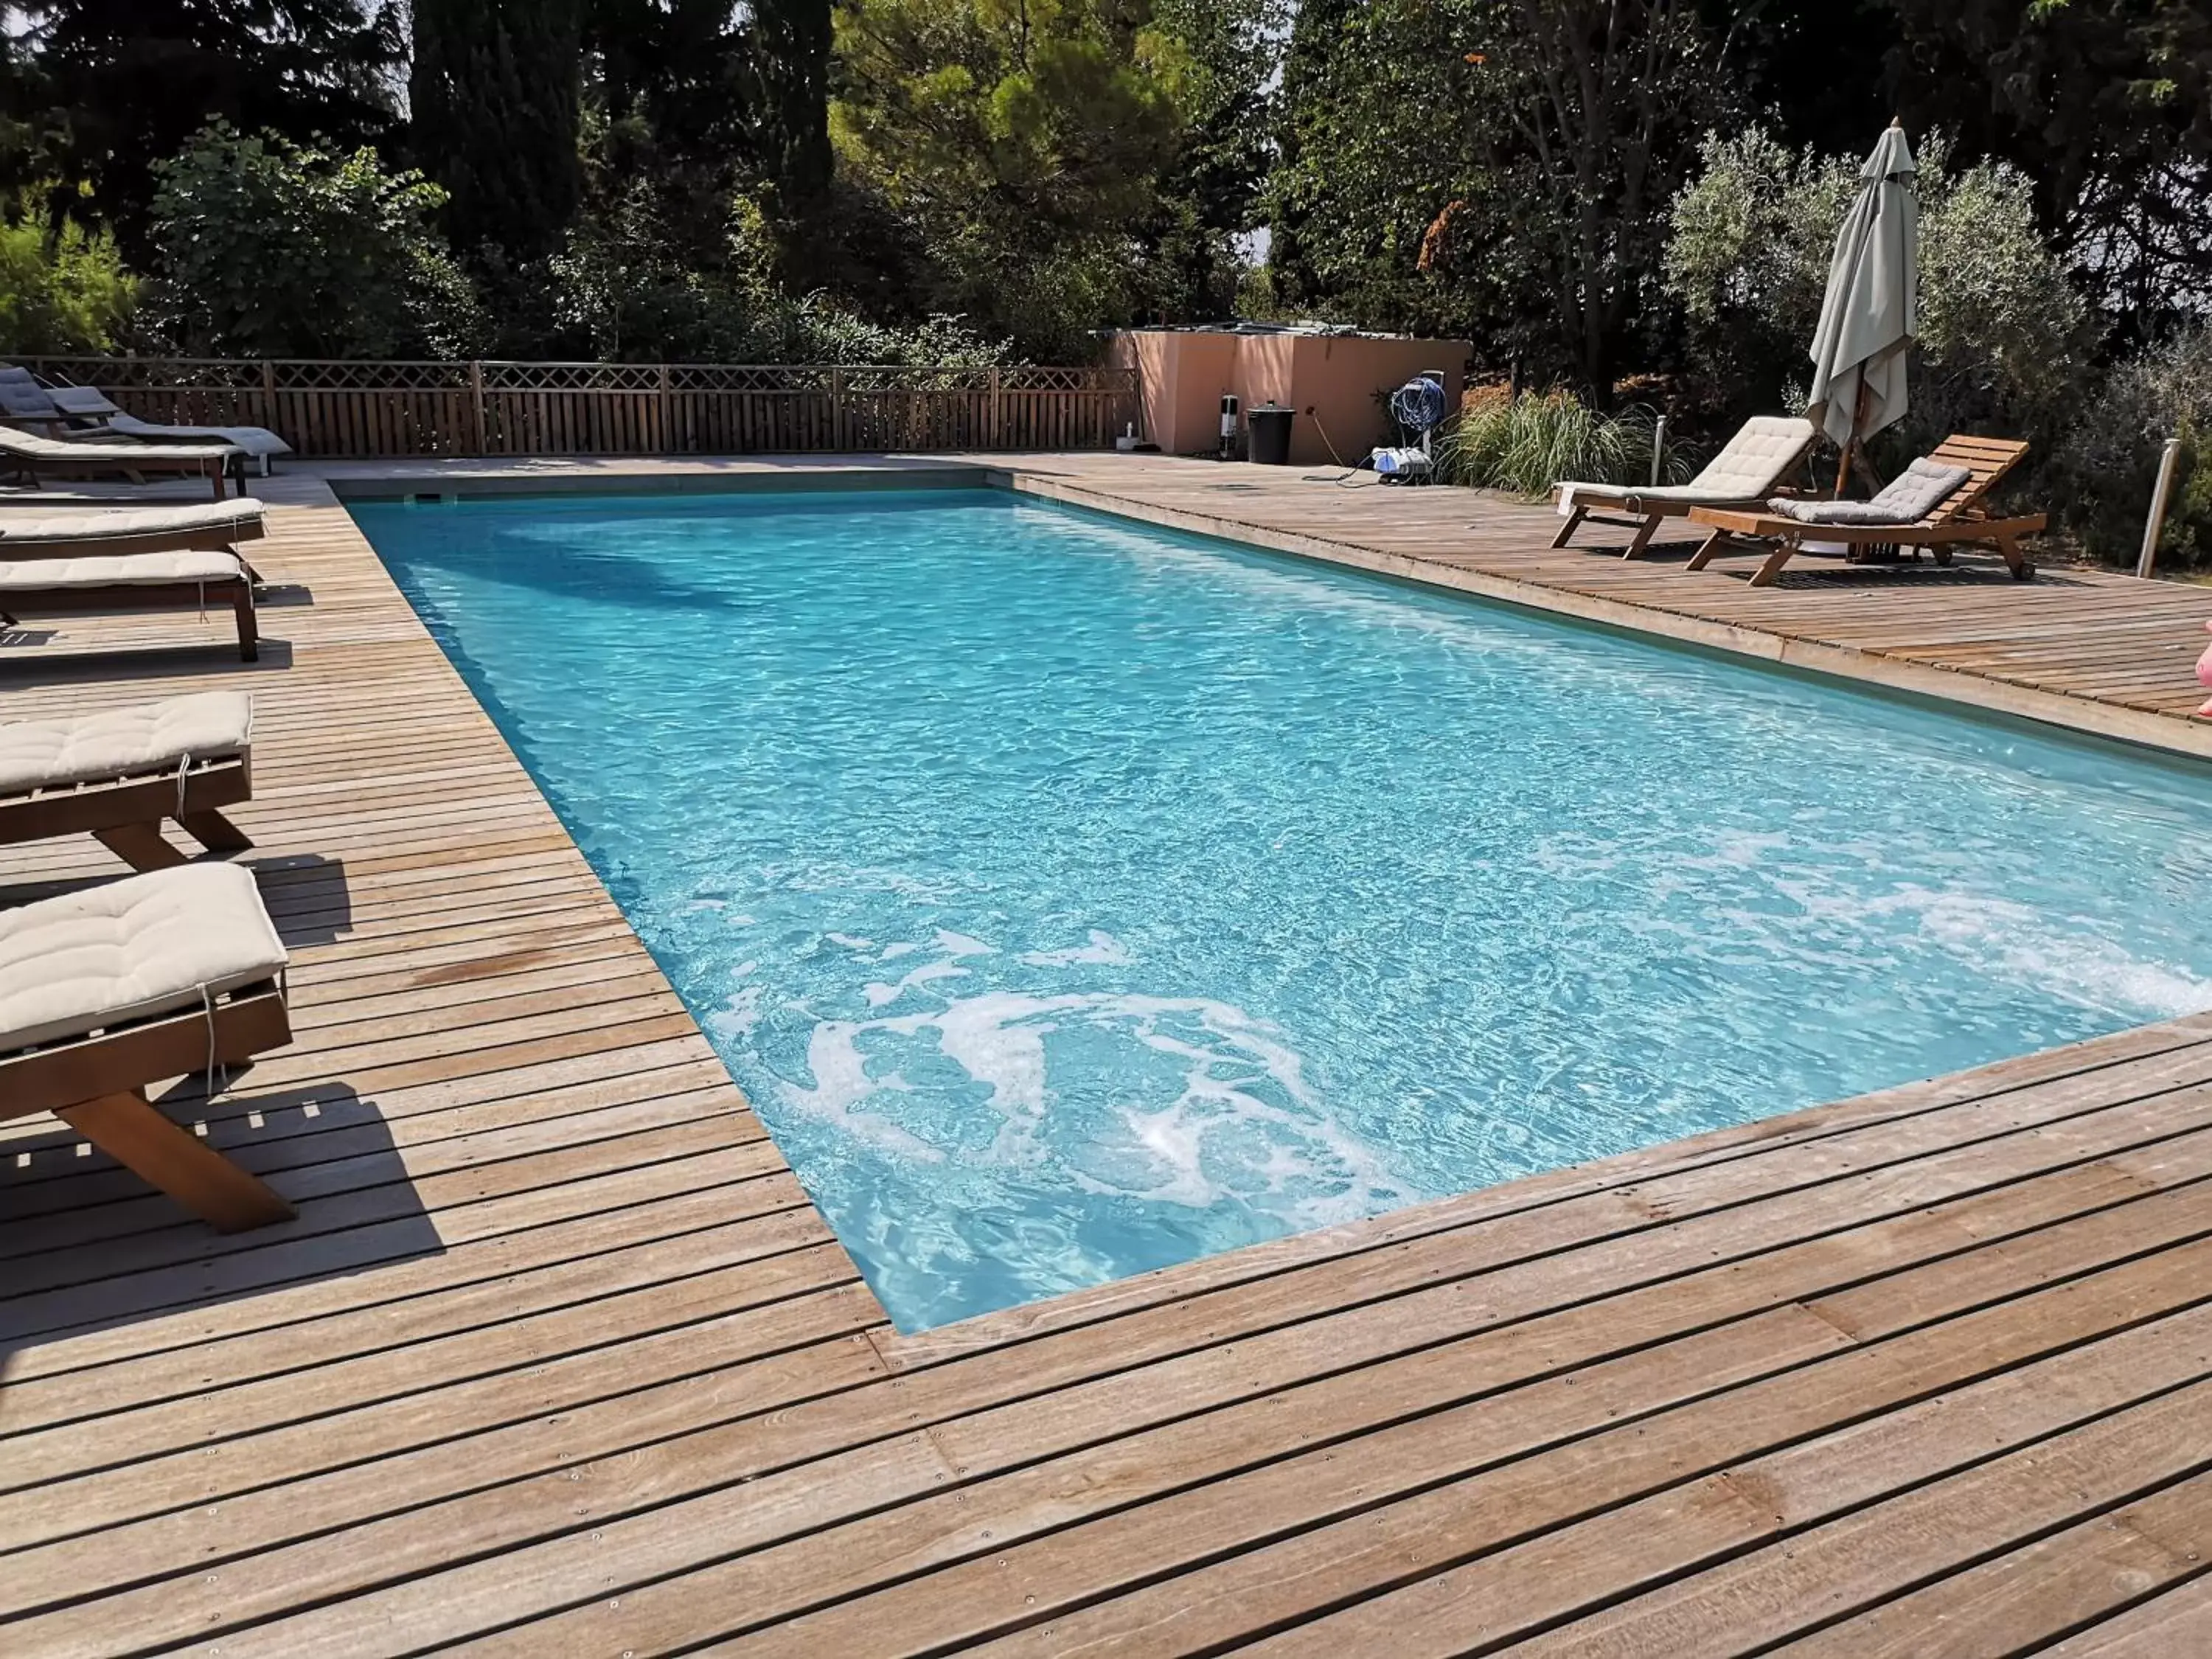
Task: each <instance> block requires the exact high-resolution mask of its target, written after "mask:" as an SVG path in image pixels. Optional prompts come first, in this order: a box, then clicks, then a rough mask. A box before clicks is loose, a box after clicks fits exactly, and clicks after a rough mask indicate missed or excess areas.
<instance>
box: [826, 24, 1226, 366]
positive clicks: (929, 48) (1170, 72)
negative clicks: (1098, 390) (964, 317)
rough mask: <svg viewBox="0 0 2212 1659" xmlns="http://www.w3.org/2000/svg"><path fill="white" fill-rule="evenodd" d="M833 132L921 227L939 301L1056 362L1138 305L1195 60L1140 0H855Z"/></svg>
mask: <svg viewBox="0 0 2212 1659" xmlns="http://www.w3.org/2000/svg"><path fill="white" fill-rule="evenodd" d="M836 29H837V36H836V38H837V48H838V56H839V60H840V63H841V65H842V88H841V89H840V92H839V94H838V96H837V97H836V99H835V100H833V102H832V104H831V106H830V131H831V134H832V137H833V138H834V140H835V142H836V146H837V150H838V154H839V156H840V159H841V161H842V162H843V164H844V165H845V167H847V168H848V170H849V171H850V172H851V173H853V174H854V176H856V177H857V178H858V179H860V181H862V182H863V183H864V184H865V185H866V186H867V187H869V188H871V189H872V190H873V191H877V192H879V193H880V196H881V198H882V199H883V201H884V203H885V204H887V205H888V206H889V207H890V209H891V210H893V211H895V212H896V213H897V214H899V215H900V216H902V217H903V218H905V219H906V220H907V221H908V222H911V223H912V224H913V225H914V226H915V229H916V232H917V234H918V235H919V237H920V239H921V242H922V244H923V245H924V246H926V247H927V251H928V255H929V259H930V263H931V266H932V268H933V275H932V276H931V277H930V279H929V281H930V286H931V289H932V295H931V298H932V300H933V302H934V306H935V308H937V309H941V310H945V311H953V312H960V313H966V314H968V315H970V316H972V317H974V318H975V319H978V320H979V321H981V322H982V323H984V324H986V325H988V326H990V327H993V328H994V329H998V330H1001V331H1006V332H1008V333H1011V334H1012V335H1013V336H1014V337H1016V338H1017V339H1018V340H1020V341H1023V342H1024V343H1027V344H1029V345H1030V346H1032V347H1035V348H1037V349H1046V350H1049V351H1052V352H1054V353H1055V354H1058V353H1066V352H1071V351H1084V350H1085V348H1086V347H1087V342H1086V341H1085V339H1084V335H1085V332H1086V331H1088V330H1090V329H1091V328H1095V327H1097V326H1100V325H1105V324H1107V323H1109V322H1112V321H1115V320H1116V319H1118V318H1119V317H1121V316H1125V315H1127V313H1129V312H1130V311H1131V310H1132V309H1133V308H1134V307H1136V306H1138V305H1139V304H1140V303H1141V301H1142V297H1143V295H1142V287H1143V285H1142V283H1141V282H1140V281H1139V270H1140V267H1141V264H1142V252H1143V250H1142V241H1141V231H1142V229H1143V228H1144V227H1145V225H1146V222H1147V221H1148V220H1150V219H1151V217H1152V216H1153V215H1154V214H1155V212H1156V211H1157V210H1158V206H1159V203H1160V190H1159V182H1158V181H1159V178H1160V175H1161V173H1162V172H1163V170H1164V168H1165V167H1167V166H1168V165H1169V163H1170V161H1172V160H1173V158H1174V156H1175V154H1176V144H1177V143H1178V140H1179V138H1180V137H1181V134H1182V111H1181V108H1180V106H1178V104H1177V101H1176V82H1177V77H1178V76H1180V75H1181V74H1182V72H1183V70H1184V69H1185V67H1186V66H1187V64H1188V58H1187V56H1186V55H1185V54H1184V53H1183V52H1182V51H1181V49H1180V48H1179V47H1178V46H1176V43H1175V42H1174V41H1173V40H1171V39H1170V37H1168V36H1167V35H1166V34H1165V33H1163V32H1162V31H1160V30H1158V29H1156V28H1154V27H1152V23H1151V18H1150V15H1149V13H1148V11H1147V9H1146V7H1145V5H1144V4H1143V0H854V3H851V4H848V5H846V6H843V7H841V8H840V9H839V11H838V14H837V21H836Z"/></svg>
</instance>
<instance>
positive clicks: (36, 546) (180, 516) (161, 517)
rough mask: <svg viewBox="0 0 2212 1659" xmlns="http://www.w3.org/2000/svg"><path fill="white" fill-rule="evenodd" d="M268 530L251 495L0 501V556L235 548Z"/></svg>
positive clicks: (51, 556) (58, 556) (59, 556)
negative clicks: (160, 501)
mask: <svg viewBox="0 0 2212 1659" xmlns="http://www.w3.org/2000/svg"><path fill="white" fill-rule="evenodd" d="M266 532H267V526H266V525H265V524H264V521H263V519H262V507H261V503H260V502H259V501H255V500H254V499H253V498H252V496H251V495H241V496H240V497H238V498H237V499H236V500H234V501H181V502H179V503H177V504H176V505H174V506H169V505H166V504H165V505H159V506H156V505H154V504H151V503H149V504H148V505H146V506H143V507H119V506H116V505H113V504H112V503H106V502H97V503H95V502H91V501H80V502H76V503H72V504H71V505H70V506H69V507H52V506H49V505H48V504H47V503H46V502H44V501H40V500H39V499H38V498H37V497H36V496H30V497H21V496H18V497H14V498H11V499H9V500H8V501H0V560H14V559H67V558H76V557H78V556H82V555H85V554H94V553H181V552H184V551H186V550H191V549H197V550H203V551H206V552H235V551H236V550H237V548H238V544H239V543H240V542H251V541H258V540H259V539H260V538H262V536H263V535H264V534H265V533H266ZM247 574H252V572H251V570H250V569H249V571H248V573H247ZM255 580H259V579H258V577H257V578H255Z"/></svg>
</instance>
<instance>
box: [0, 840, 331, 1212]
mask: <svg viewBox="0 0 2212 1659" xmlns="http://www.w3.org/2000/svg"><path fill="white" fill-rule="evenodd" d="M284 963H285V957H284V945H283V941H282V940H280V939H278V938H277V937H276V927H274V926H273V925H272V924H271V923H270V920H269V912H268V911H267V909H265V908H264V907H263V905H262V902H261V895H260V893H259V892H258V890H256V889H255V887H254V884H253V878H252V875H251V874H250V873H248V872H246V871H245V870H243V869H240V867H239V866H236V865H229V864H206V865H195V866H191V867H190V868H188V869H183V870H163V871H160V872H156V873H155V874H153V875H147V876H131V877H128V878H125V879H124V880H122V881H117V882H110V883H108V884H106V885H105V886H101V887H92V888H87V889H85V890H83V891H82V892H76V893H70V894H65V895H64V896H62V897H60V898H51V899H44V900H41V901H40V902H37V903H35V904H27V905H24V906H22V907H21V908H18V909H14V910H0V1119H5V1118H15V1117H26V1116H28V1115H31V1114H33V1113H35V1112H52V1113H53V1114H54V1115H57V1116H58V1117H59V1118H60V1119H61V1120H62V1121H63V1122H64V1123H66V1124H68V1125H69V1126H70V1127H71V1128H72V1129H75V1130H76V1132H77V1133H79V1134H81V1135H82V1136H83V1137H84V1138H85V1139H87V1140H89V1141H90V1142H92V1144H93V1145H94V1146H97V1147H99V1148H100V1150H101V1151H102V1152H106V1153H107V1154H108V1155H109V1156H110V1157H112V1158H114V1159H115V1160H116V1162H117V1163H118V1164H123V1165H125V1167H126V1168H128V1169H131V1170H135V1171H136V1172H137V1174H138V1175H139V1176H143V1178H144V1179H145V1180H146V1181H147V1182H150V1183H151V1184H152V1185H154V1186H155V1187H158V1188H161V1190H162V1191H163V1192H165V1193H167V1194H169V1196H170V1197H172V1198H173V1199H175V1200H177V1202H178V1203H179V1204H181V1205H183V1206H185V1208H186V1209H188V1210H190V1211H191V1212H192V1213H193V1214H195V1215H197V1216H198V1217H199V1218H201V1219H203V1220H204V1221H206V1222H207V1223H208V1224H209V1225H211V1226H213V1227H216V1228H217V1229H218V1230H220V1231H223V1232H239V1231H244V1230H245V1229H246V1228H249V1227H259V1226H265V1225H268V1224H269V1223H270V1222H275V1221H283V1220H285V1219H287V1218H289V1217H290V1216H291V1214H292V1213H293V1212H292V1206H290V1205H289V1204H287V1203H286V1202H285V1201H284V1200H283V1199H281V1198H279V1197H278V1196H277V1195H276V1194H275V1193H274V1192H272V1191H270V1188H268V1187H267V1186H265V1185H264V1184H263V1183H262V1182H260V1181H258V1180H257V1179H255V1178H254V1177H253V1176H250V1175H248V1174H247V1173H246V1171H245V1170H241V1169H240V1168H239V1167H238V1166H237V1165H236V1164H233V1163H232V1162H231V1161H230V1160H229V1159H228V1158H225V1157H223V1156H222V1153H220V1152H216V1151H215V1150H214V1149H213V1148H212V1147H210V1146H207V1145H206V1144H205V1143H204V1142H203V1141H202V1140H200V1139H198V1137H197V1136H196V1135H194V1134H193V1133H191V1131H190V1130H189V1129H185V1128H183V1127H179V1125H177V1124H176V1123H174V1122H173V1121H170V1119H169V1118H168V1117H167V1115H165V1114H163V1113H162V1112H161V1110H159V1109H157V1108H156V1107H155V1106H154V1105H153V1103H151V1102H150V1101H149V1100H148V1098H147V1091H148V1089H149V1087H151V1086H152V1085H155V1084H157V1083H160V1082H162V1081H164V1080H165V1079H169V1078H177V1077H187V1076H191V1075H193V1074H195V1073H201V1072H203V1071H206V1072H212V1071H214V1070H216V1068H218V1067H229V1066H240V1065H244V1064H246V1063H247V1062H249V1061H250V1060H252V1058H253V1057H254V1056H255V1055H257V1054H265V1053H266V1052H268V1051H269V1050H270V1049H271V1048H282V1047H283V1045H284V1044H285V1043H287V1042H290V1041H291V1040H292V1029H291V1022H290V1019H289V1017H288V1016H287V1014H286V1012H285V1007H284V994H283V989H282V987H281V984H280V978H281V975H283V971H284Z"/></svg>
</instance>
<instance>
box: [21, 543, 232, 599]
mask: <svg viewBox="0 0 2212 1659" xmlns="http://www.w3.org/2000/svg"><path fill="white" fill-rule="evenodd" d="M244 580H246V567H245V566H244V565H242V564H240V562H239V561H238V555H237V554H235V553H220V552H215V551H212V550H210V551H207V552H201V553H118V554H114V555H112V556H108V557H105V558H91V559H18V560H15V562H12V563H0V598H4V597H5V596H6V595H8V594H9V593H13V592H22V591H23V590H25V589H27V588H34V587H161V586H174V585H175V584H176V583H178V582H242V581H244Z"/></svg>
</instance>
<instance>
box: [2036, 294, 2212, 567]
mask: <svg viewBox="0 0 2212 1659" xmlns="http://www.w3.org/2000/svg"><path fill="white" fill-rule="evenodd" d="M2169 438H2179V440H2180V441H2181V450H2180V455H2179V464H2178V465H2177V467H2176V471H2175V481H2174V490H2173V495H2172V500H2171V501H2170V502H2169V503H2168V505H2167V507H2166V521H2165V523H2164V525H2163V526H2162V527H2161V528H2162V533H2161V535H2160V538H2159V550H2158V558H2159V564H2160V568H2163V569H2182V568H2197V569H2208V568H2212V324H2208V323H2201V322H2200V323H2197V324H2196V325H2192V326H2191V327H2188V328H2185V329H2183V330H2181V331H2179V332H2177V333H2175V334H2174V335H2172V336H2171V337H2168V338H2167V339H2165V340H2163V341H2161V342H2160V343H2158V344H2157V345H2155V346H2154V347H2152V348H2151V349H2149V350H2148V351H2145V352H2142V353H2141V354H2140V355H2138V356H2135V357H2133V358H2131V359H2130V360H2129V361H2128V362H2124V363H2122V364H2121V365H2120V366H2119V368H2118V369H2117V370H2115V371H2114V373H2113V374H2112V376H2111V377H2110V379H2108V380H2106V382H2105V384H2104V385H2103V386H2102V387H2101V388H2100V389H2099V390H2098V392H2096V394H2095V396H2094V397H2093V398H2092V399H2090V400H2089V402H2088V404H2087V407H2086V408H2085V409H2083V410H2081V413H2080V417H2079V418H2078V419H2076V420H2074V421H2071V422H2069V423H2068V425H2067V428H2066V431H2065V434H2064V436H2063V441H2062V443H2061V445H2060V447H2059V449H2058V452H2057V465H2056V466H2055V467H2054V469H2053V483H2054V484H2055V486H2056V488H2055V489H2053V491H2052V492H2051V493H2052V499H2053V500H2055V501H2057V502H2058V503H2060V505H2061V506H2062V507H2063V511H2064V514H2065V520H2066V524H2067V527H2068V528H2069V530H2071V531H2072V532H2074V533H2075V535H2076V536H2078V537H2079V538H2081V542H2082V544H2084V545H2085V546H2086V547H2087V549H2088V550H2089V551H2090V552H2092V553H2094V554H2097V555H2099V556H2102V557H2104V558H2107V559H2110V560H2112V561H2113V562H2116V563H2118V562H2131V561H2133V559H2134V558H2135V556H2136V551H2137V550H2138V548H2139V546H2140V544H2141V538H2142V527H2143V517H2144V514H2145V512H2146V510H2147V508H2148V504H2149V501H2150V499H2151V493H2152V490H2153V488H2154V484H2155V483H2156V479H2157V476H2158V465H2159V459H2160V455H2161V453H2163V452H2164V449H2165V447H2166V440H2167V439H2169Z"/></svg>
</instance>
